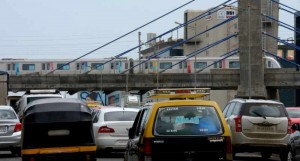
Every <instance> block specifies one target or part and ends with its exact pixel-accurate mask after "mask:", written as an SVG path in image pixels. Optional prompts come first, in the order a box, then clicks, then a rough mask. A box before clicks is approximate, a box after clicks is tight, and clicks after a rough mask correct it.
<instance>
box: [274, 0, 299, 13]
mask: <svg viewBox="0 0 300 161" xmlns="http://www.w3.org/2000/svg"><path fill="white" fill-rule="evenodd" d="M271 1H273V2H275V3H278V4H280V5H282V6H284V7H287V8H289V9H292V10H294V11H296V12H299V11H298V10H296V9H294V8H292V7H290V6H287V5H285V4H283V3H280V2H279V1H278V0H276V1H275V0H271Z"/></svg>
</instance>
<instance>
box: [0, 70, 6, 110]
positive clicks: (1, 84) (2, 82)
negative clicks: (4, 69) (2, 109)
mask: <svg viewBox="0 0 300 161" xmlns="http://www.w3.org/2000/svg"><path fill="white" fill-rule="evenodd" d="M7 80H8V75H7V74H2V75H1V74H0V105H6V98H7V93H8V89H7V87H8V86H7V83H8V82H7Z"/></svg>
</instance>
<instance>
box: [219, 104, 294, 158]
mask: <svg viewBox="0 0 300 161" xmlns="http://www.w3.org/2000/svg"><path fill="white" fill-rule="evenodd" d="M223 114H224V116H225V119H226V121H227V123H228V125H229V127H230V129H231V134H232V141H231V143H232V150H233V157H234V155H235V153H239V152H261V156H262V158H263V159H264V160H267V159H268V158H269V157H270V156H271V155H272V153H277V154H279V155H280V159H281V161H285V160H286V158H287V156H286V155H287V153H286V150H287V141H288V138H289V136H290V133H291V121H290V119H289V118H288V114H287V112H286V109H285V107H284V105H283V104H282V103H281V102H277V101H272V100H260V99H238V98H236V99H233V100H232V101H230V102H229V103H228V104H227V106H226V107H225V108H224V110H223Z"/></svg>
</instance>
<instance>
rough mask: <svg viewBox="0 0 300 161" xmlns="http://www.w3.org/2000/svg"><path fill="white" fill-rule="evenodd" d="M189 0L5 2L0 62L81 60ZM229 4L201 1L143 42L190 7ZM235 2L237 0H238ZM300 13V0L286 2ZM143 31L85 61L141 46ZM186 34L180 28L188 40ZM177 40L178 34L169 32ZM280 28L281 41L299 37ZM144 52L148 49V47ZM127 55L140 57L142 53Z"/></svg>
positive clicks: (0, 10) (284, 17)
mask: <svg viewBox="0 0 300 161" xmlns="http://www.w3.org/2000/svg"><path fill="white" fill-rule="evenodd" d="M187 2H189V0H1V1H0V20H1V21H0V58H27V59H75V58H78V57H80V56H82V55H84V54H86V53H88V52H90V51H92V50H94V49H96V48H98V47H100V46H102V45H104V44H106V43H107V42H110V41H112V40H114V39H115V38H117V37H119V36H122V35H124V34H125V33H128V32H129V31H132V30H133V29H136V28H137V27H139V26H141V25H143V24H146V23H147V22H150V21H151V20H153V19H155V18H157V17H159V16H161V15H163V14H165V13H167V12H169V11H171V10H173V9H175V8H177V7H179V6H181V5H183V4H185V3H187ZM223 2H225V0H209V1H208V0H196V1H194V2H192V3H190V4H189V5H187V6H185V7H183V8H182V9H179V10H177V11H175V12H173V13H171V14H170V15H168V16H166V17H164V18H162V19H160V20H158V21H156V22H154V23H151V24H150V25H148V26H146V27H144V28H142V29H140V30H138V31H140V32H141V39H142V42H145V41H146V39H147V37H146V35H147V33H156V34H161V33H164V32H166V31H168V30H170V29H171V28H174V27H176V26H177V24H175V21H177V22H183V14H184V11H185V10H187V9H194V10H206V9H209V8H211V7H214V6H217V5H219V4H221V3H223ZM232 2H233V1H232ZM280 2H281V3H283V4H285V5H288V6H291V7H293V8H295V9H297V10H300V0H280ZM279 19H280V20H281V21H283V22H285V23H287V24H290V25H292V26H293V25H294V15H291V14H290V13H287V12H284V11H280V17H279ZM138 31H136V32H134V33H132V34H130V35H128V36H126V37H125V38H122V39H121V40H118V41H116V42H114V43H112V44H110V45H108V46H106V47H104V48H101V49H99V50H97V51H95V52H93V53H91V54H89V55H88V56H86V57H85V58H108V57H112V56H115V55H118V54H120V53H122V52H124V51H126V50H128V49H131V48H133V47H135V46H137V45H138ZM182 33H183V30H182V29H181V30H179V38H182V35H183V34H182ZM171 36H172V37H173V38H177V32H173V33H172V34H171V33H170V34H168V35H166V36H165V37H163V38H162V39H165V40H166V39H168V38H169V37H171ZM293 36H294V34H293V32H292V31H289V30H286V29H282V28H279V37H280V38H283V39H287V38H290V37H293ZM142 49H145V47H143V48H142ZM125 56H128V57H130V58H137V57H138V54H137V50H134V51H132V52H130V53H128V54H126V55H125Z"/></svg>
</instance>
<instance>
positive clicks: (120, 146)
mask: <svg viewBox="0 0 300 161" xmlns="http://www.w3.org/2000/svg"><path fill="white" fill-rule="evenodd" d="M95 141H96V145H97V150H105V149H111V150H125V148H126V145H127V142H128V137H100V138H96V140H95Z"/></svg>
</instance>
